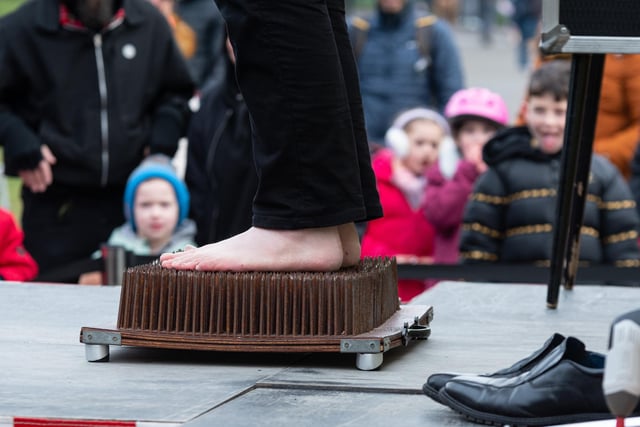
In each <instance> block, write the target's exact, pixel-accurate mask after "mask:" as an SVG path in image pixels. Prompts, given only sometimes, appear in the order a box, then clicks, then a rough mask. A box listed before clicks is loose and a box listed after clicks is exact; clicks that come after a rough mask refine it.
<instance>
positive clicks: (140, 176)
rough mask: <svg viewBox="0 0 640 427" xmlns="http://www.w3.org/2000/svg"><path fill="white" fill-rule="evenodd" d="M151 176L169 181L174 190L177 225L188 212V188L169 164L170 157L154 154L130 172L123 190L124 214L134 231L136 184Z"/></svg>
mask: <svg viewBox="0 0 640 427" xmlns="http://www.w3.org/2000/svg"><path fill="white" fill-rule="evenodd" d="M152 178H161V179H164V180H167V181H169V183H170V184H171V185H172V186H173V189H174V190H175V192H176V199H178V208H179V212H178V223H177V224H176V227H178V226H179V225H180V224H181V223H182V221H183V220H184V219H185V218H186V217H187V215H188V214H189V190H188V189H187V186H186V185H185V184H184V182H182V180H181V179H180V178H178V175H176V171H175V169H174V168H173V166H172V165H171V159H170V158H169V157H167V156H165V155H164V154H154V155H151V156H149V157H147V158H146V159H145V160H144V161H143V162H142V163H140V165H139V166H138V167H137V168H135V169H134V170H133V172H131V175H129V179H128V180H127V186H126V187H125V190H124V216H125V218H126V219H127V221H128V222H129V224H131V228H133V231H136V224H135V221H134V218H133V206H134V197H135V195H136V190H137V189H138V186H139V185H140V184H142V183H143V182H144V181H147V180H149V179H152Z"/></svg>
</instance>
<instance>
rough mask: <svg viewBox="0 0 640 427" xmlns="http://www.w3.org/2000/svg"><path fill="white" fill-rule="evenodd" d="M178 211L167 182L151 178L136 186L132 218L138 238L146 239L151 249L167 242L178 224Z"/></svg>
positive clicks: (174, 196) (171, 187) (176, 202)
mask: <svg viewBox="0 0 640 427" xmlns="http://www.w3.org/2000/svg"><path fill="white" fill-rule="evenodd" d="M179 211H180V208H179V206H178V200H177V198H176V193H175V190H174V189H173V186H172V185H171V184H169V182H168V181H166V180H164V179H161V178H152V179H149V180H147V181H144V182H142V183H141V184H140V185H139V186H138V189H137V191H136V195H135V202H134V206H133V217H134V219H135V222H136V228H137V230H138V236H140V237H142V238H145V239H147V240H148V241H149V244H150V245H151V247H152V248H153V247H154V246H158V245H161V246H163V245H164V244H165V243H166V242H168V241H169V239H170V238H171V236H172V234H173V231H174V229H175V228H176V225H177V223H178V216H179Z"/></svg>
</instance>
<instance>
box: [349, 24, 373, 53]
mask: <svg viewBox="0 0 640 427" xmlns="http://www.w3.org/2000/svg"><path fill="white" fill-rule="evenodd" d="M351 25H352V29H351V33H350V37H351V46H352V47H353V55H354V56H355V57H356V60H357V59H358V57H359V56H360V53H362V48H364V44H365V43H366V42H367V36H368V34H369V29H370V28H371V24H370V23H369V21H367V20H366V19H364V18H361V17H359V16H354V17H353V18H352V20H351Z"/></svg>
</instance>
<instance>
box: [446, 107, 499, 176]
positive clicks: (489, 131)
mask: <svg viewBox="0 0 640 427" xmlns="http://www.w3.org/2000/svg"><path fill="white" fill-rule="evenodd" d="M497 130H498V128H497V127H496V126H495V125H492V124H491V123H489V122H487V121H486V120H480V119H468V120H465V121H464V122H463V123H462V125H461V126H460V128H459V129H458V132H457V135H456V137H457V141H456V143H457V144H458V147H460V152H461V153H462V157H463V158H464V159H465V160H466V161H468V162H471V163H473V164H474V165H475V166H476V169H477V170H478V172H480V173H482V172H484V171H486V170H487V165H486V164H485V163H484V161H483V160H482V148H483V147H484V146H485V144H486V143H487V141H489V139H491V137H492V136H493V135H495V133H496V131H497Z"/></svg>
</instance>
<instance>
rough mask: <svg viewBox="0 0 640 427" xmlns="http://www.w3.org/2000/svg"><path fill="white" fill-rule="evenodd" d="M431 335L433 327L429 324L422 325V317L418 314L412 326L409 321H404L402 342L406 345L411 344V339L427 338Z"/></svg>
mask: <svg viewBox="0 0 640 427" xmlns="http://www.w3.org/2000/svg"><path fill="white" fill-rule="evenodd" d="M430 335H431V328H430V327H429V325H421V324H420V318H419V317H418V316H416V317H415V318H414V319H413V323H412V324H411V326H409V322H404V327H403V328H402V344H403V345H404V346H405V347H406V346H408V345H409V341H413V340H426V339H427V338H429V336H430Z"/></svg>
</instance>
